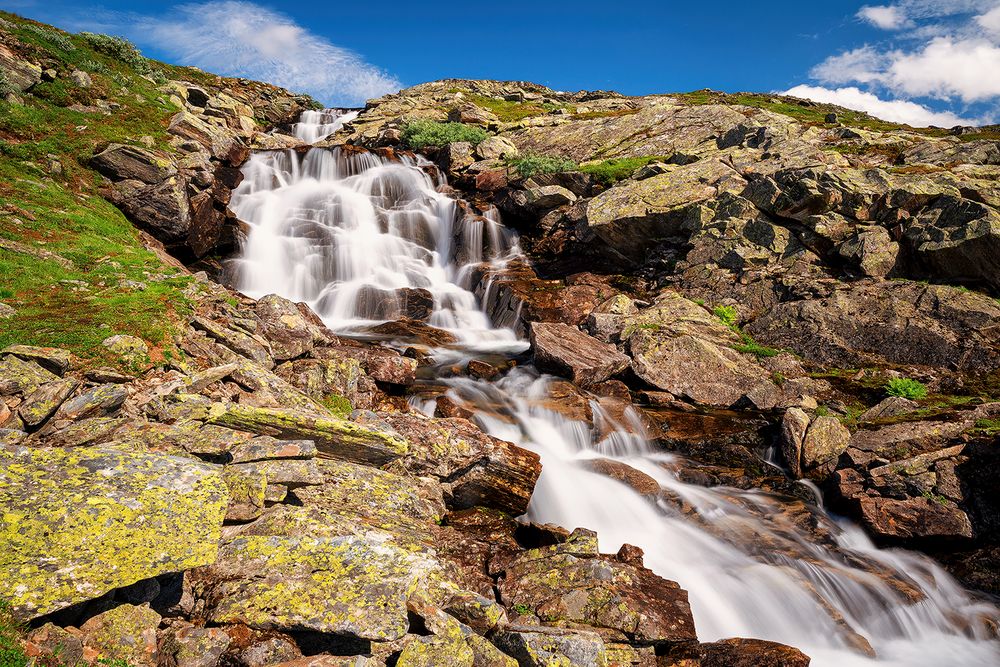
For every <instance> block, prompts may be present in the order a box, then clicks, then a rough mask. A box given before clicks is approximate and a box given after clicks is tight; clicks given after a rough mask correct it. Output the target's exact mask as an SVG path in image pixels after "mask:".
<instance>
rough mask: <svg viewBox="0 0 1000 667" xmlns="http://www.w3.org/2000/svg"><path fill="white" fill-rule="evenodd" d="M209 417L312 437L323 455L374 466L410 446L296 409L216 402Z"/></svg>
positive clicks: (390, 434)
mask: <svg viewBox="0 0 1000 667" xmlns="http://www.w3.org/2000/svg"><path fill="white" fill-rule="evenodd" d="M207 419H208V421H209V422H210V423H212V424H216V425H219V426H226V427H229V428H234V429H241V430H244V431H250V432H251V433H257V434H259V435H270V436H274V437H279V438H289V439H294V440H312V441H313V442H315V443H316V447H317V448H318V449H319V451H321V452H323V453H324V454H330V455H331V456H336V457H338V458H344V459H348V460H352V461H360V462H362V463H369V464H372V465H381V464H384V463H387V462H389V461H392V460H394V459H397V458H399V457H400V456H403V455H404V454H406V452H407V451H408V449H409V445H408V444H407V442H406V440H404V439H403V438H402V437H400V436H399V435H398V434H397V433H393V432H390V431H386V430H383V429H378V428H373V427H368V426H364V425H361V424H356V423H354V422H349V421H346V420H343V419H337V418H334V417H324V416H321V415H317V414H310V413H308V412H301V411H297V410H285V409H279V408H255V407H251V406H246V405H240V404H237V403H215V404H213V405H212V407H211V408H210V410H209V413H208V417H207Z"/></svg>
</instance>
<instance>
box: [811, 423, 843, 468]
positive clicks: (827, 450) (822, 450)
mask: <svg viewBox="0 0 1000 667" xmlns="http://www.w3.org/2000/svg"><path fill="white" fill-rule="evenodd" d="M850 440H851V432H850V431H848V430H847V428H846V427H845V426H844V425H843V424H841V423H840V420H839V419H837V418H836V417H831V416H822V417H816V418H815V419H813V421H812V423H811V424H810V425H809V430H808V431H806V435H805V438H804V439H803V441H802V466H803V467H804V468H806V469H810V468H815V467H817V466H820V465H823V464H824V463H827V462H829V461H832V460H834V459H836V458H837V457H838V456H840V455H841V454H842V453H843V452H844V450H846V449H847V443H848V442H850Z"/></svg>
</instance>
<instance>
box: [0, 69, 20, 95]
mask: <svg viewBox="0 0 1000 667" xmlns="http://www.w3.org/2000/svg"><path fill="white" fill-rule="evenodd" d="M16 92H17V88H16V87H15V86H14V84H12V83H11V82H10V81H8V80H7V74H6V72H4V71H2V70H0V100H2V99H3V98H5V97H7V96H8V95H12V94H14V93H16Z"/></svg>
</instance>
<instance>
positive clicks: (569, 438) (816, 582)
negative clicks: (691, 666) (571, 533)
mask: <svg viewBox="0 0 1000 667" xmlns="http://www.w3.org/2000/svg"><path fill="white" fill-rule="evenodd" d="M244 173H245V175H246V179H245V180H244V182H243V184H242V185H241V186H240V188H239V189H237V191H236V192H235V193H234V197H233V208H234V210H235V211H236V212H237V214H238V215H239V217H240V218H241V219H242V220H244V221H245V222H247V223H248V225H249V228H250V232H249V236H248V239H247V242H246V245H245V248H244V251H243V253H242V256H241V259H240V260H239V261H238V263H237V269H238V276H239V279H238V280H239V285H240V286H241V289H242V290H243V291H244V292H246V293H247V294H249V295H251V296H261V295H263V294H267V293H278V294H281V295H283V296H285V297H288V298H290V299H293V300H300V301H306V302H308V303H310V305H312V306H313V307H314V309H316V310H317V312H319V313H320V315H321V316H322V317H323V318H324V319H325V321H326V322H327V323H328V324H330V326H331V327H332V328H334V329H336V330H340V331H348V332H353V331H357V330H359V329H361V328H364V327H365V326H369V325H371V324H372V323H373V322H374V321H378V320H380V319H389V318H391V317H393V316H394V315H393V314H392V313H390V312H388V311H386V310H385V309H384V308H382V310H379V308H378V307H375V306H373V305H372V304H373V303H383V302H384V300H379V299H375V300H373V299H371V298H370V297H369V296H366V295H368V294H369V292H368V290H371V289H372V288H375V289H377V290H380V291H381V293H385V292H387V291H392V290H397V289H399V288H423V289H427V290H428V291H430V292H431V293H432V294H433V297H434V312H433V314H432V315H431V318H430V323H431V324H432V325H434V326H440V327H443V328H446V329H449V330H451V331H453V332H454V333H456V334H457V335H458V336H459V338H460V340H461V341H462V346H463V347H470V348H475V347H477V346H478V347H480V348H491V349H497V348H501V349H502V348H507V349H512V350H513V349H516V348H519V347H520V348H521V349H523V343H520V342H518V341H516V340H515V336H514V335H513V333H512V332H511V331H510V330H507V329H496V328H494V327H493V326H492V325H491V324H490V322H489V321H488V320H487V318H486V317H485V315H483V313H482V311H481V310H480V308H479V304H477V303H476V301H475V298H474V297H473V295H472V294H471V292H470V288H471V287H472V285H471V269H472V267H474V266H475V265H476V264H478V263H479V262H480V261H492V262H502V261H504V259H505V258H506V257H508V256H509V255H510V253H514V252H517V248H516V243H515V242H514V241H513V240H512V238H511V237H509V236H507V235H506V234H505V233H504V230H503V229H502V227H501V226H500V225H499V221H498V220H497V219H496V218H495V217H488V218H477V217H473V216H468V215H465V214H462V213H460V209H459V208H458V207H457V205H456V203H455V202H454V201H453V200H451V199H450V198H448V197H446V196H444V195H441V194H439V193H438V192H437V191H436V189H435V183H434V182H433V180H432V179H431V177H430V176H428V175H427V174H426V173H425V172H424V171H423V170H422V169H421V162H420V161H419V160H409V161H404V162H402V163H390V162H387V161H385V160H383V159H381V158H378V157H376V156H373V155H370V154H359V155H353V156H347V155H345V154H343V153H341V152H340V151H325V150H319V149H314V150H313V151H311V152H309V153H308V155H307V156H306V157H305V159H304V160H302V161H301V163H300V161H299V158H298V156H296V155H295V154H294V153H292V152H288V153H260V154H257V155H255V156H254V157H253V158H252V159H251V161H250V162H249V163H248V165H247V166H246V167H245V168H244ZM484 239H485V240H484ZM389 301H390V302H392V299H390V300H389ZM390 310H391V309H390ZM548 382H549V380H548V378H545V377H538V376H537V375H535V374H534V373H533V372H532V371H530V370H520V369H519V370H516V371H514V372H512V373H510V374H509V375H507V376H506V377H505V378H503V379H501V380H500V381H498V382H495V383H492V384H490V383H487V382H483V381H478V380H472V379H468V378H460V379H454V380H451V381H449V384H450V385H451V387H450V389H449V392H450V394H451V396H452V397H453V398H454V399H455V400H456V401H460V402H464V403H465V404H466V405H467V406H469V407H472V408H474V409H476V411H477V416H476V420H477V421H478V423H479V424H480V426H481V427H482V428H483V429H484V430H486V431H487V432H489V433H491V434H493V435H495V436H497V437H500V438H503V439H505V440H509V441H511V442H515V443H518V444H520V445H522V446H524V447H526V448H528V449H532V450H534V451H536V452H538V453H539V454H540V455H541V457H542V462H543V472H542V475H541V478H540V479H539V482H538V485H537V486H536V489H535V492H534V495H533V497H532V502H531V507H530V509H529V517H530V518H531V519H533V520H535V521H540V522H552V523H557V524H560V525H563V526H565V527H567V528H574V527H577V526H584V527H587V528H591V529H594V530H596V531H597V533H598V535H599V538H600V543H601V548H602V551H606V552H614V551H616V550H617V549H618V548H619V546H620V545H621V544H623V543H629V544H634V545H637V546H640V547H642V549H643V550H644V551H645V562H646V565H647V566H648V567H650V568H651V569H652V570H654V571H655V572H657V573H658V574H660V575H661V576H663V577H665V578H667V579H672V580H675V581H677V582H678V583H680V585H681V586H682V587H683V588H685V589H686V590H687V591H688V593H689V596H690V600H691V606H692V609H693V611H694V617H695V624H696V626H697V628H698V634H699V638H700V639H701V640H702V641H711V640H714V639H719V638H725V637H737V636H742V637H758V638H762V639H770V640H774V641H780V642H783V643H786V644H790V645H793V646H796V647H799V648H800V649H802V650H803V651H805V652H806V653H807V654H808V655H810V656H811V657H812V659H813V660H812V665H813V666H814V667H844V666H847V667H861V666H866V667H867V666H871V665H879V666H884V667H940V666H941V665H949V666H951V667H966V666H967V667H973V666H983V667H986V666H988V665H989V666H995V665H998V664H1000V646H998V642H996V641H994V640H991V639H990V630H989V621H990V620H992V621H994V622H995V621H997V620H1000V612H998V610H997V609H996V608H995V607H993V606H992V605H989V604H986V603H983V602H978V601H976V600H975V599H973V598H972V596H971V595H970V594H969V593H968V592H967V591H965V590H963V589H962V588H961V587H960V586H959V585H958V584H957V583H956V582H955V581H954V580H953V579H952V578H951V577H950V576H949V575H947V574H946V573H945V572H944V571H943V570H942V569H941V568H940V567H939V566H937V565H936V564H934V563H933V561H931V560H930V559H928V558H926V557H924V556H920V555H918V554H914V553H909V552H905V551H898V550H893V551H890V550H879V549H876V548H875V547H874V546H873V545H872V544H871V542H870V541H869V540H868V539H867V537H865V535H864V534H863V533H862V532H861V531H860V529H858V528H857V527H855V526H853V525H851V524H849V523H846V522H840V523H837V522H835V521H834V520H832V519H831V518H829V517H828V516H827V515H825V514H824V513H823V512H822V510H820V509H818V508H815V507H806V506H804V505H803V504H802V503H796V502H790V501H787V500H782V499H778V498H776V497H773V496H770V495H768V494H765V493H762V492H741V491H736V490H733V489H726V488H704V487H699V486H695V485H691V484H685V483H683V482H680V481H679V480H678V479H677V477H676V476H675V475H674V474H673V473H672V472H671V471H670V469H669V467H670V466H671V465H674V464H676V463H677V461H676V460H675V459H674V458H673V457H671V456H669V455H666V454H663V453H658V452H656V451H655V450H654V449H653V448H652V446H651V444H650V442H649V440H648V439H647V438H646V437H645V434H644V433H643V431H642V428H641V425H640V423H639V420H638V419H631V420H629V423H628V424H614V423H613V420H612V419H611V417H610V416H608V415H606V414H603V413H602V411H601V409H600V407H599V406H598V405H597V404H596V402H595V404H594V412H595V421H596V422H598V424H599V426H601V428H596V427H594V426H593V425H591V424H587V423H583V422H577V421H570V420H568V419H566V418H565V417H563V416H562V415H560V414H557V413H555V412H552V411H551V410H549V409H546V408H545V407H543V406H542V405H541V403H542V402H543V401H544V400H545V398H546V396H547V395H548V386H547V385H548ZM414 404H421V401H420V400H419V399H416V400H414ZM422 408H423V409H425V410H428V411H433V401H423V402H422ZM599 433H605V434H606V435H604V436H603V437H602V436H600V435H598V434H599ZM598 456H603V457H605V458H614V459H616V460H619V461H621V462H624V463H627V464H628V465H631V466H632V467H634V468H636V469H638V470H641V471H642V472H644V473H646V474H648V475H650V476H652V477H653V478H654V479H656V481H657V482H658V483H659V484H660V485H661V487H662V488H663V489H664V493H665V496H664V497H663V498H661V500H659V501H658V502H653V501H651V500H648V499H647V498H644V497H642V496H640V495H639V494H637V493H636V492H635V491H633V490H632V489H631V488H630V487H628V486H626V485H625V484H623V483H620V482H617V481H615V480H612V479H610V478H608V477H605V476H603V475H600V474H596V473H594V472H591V471H590V470H588V469H587V468H586V467H585V465H584V464H585V462H586V460H587V459H592V458H595V457H598ZM671 499H673V500H671ZM810 516H811V517H812V522H813V523H815V524H817V525H818V526H819V530H818V531H817V530H812V531H804V530H802V529H801V527H800V525H799V524H798V523H797V521H800V520H802V518H803V517H810ZM816 534H820V535H826V537H825V538H822V537H821V538H817V537H816V536H815V535H816ZM890 582H895V586H893V585H891V584H890ZM899 590H908V591H911V592H912V599H911V598H910V597H907V596H906V595H904V594H903V593H901V592H898V591H899ZM914 600H916V601H914ZM858 637H862V638H864V640H867V642H869V643H870V645H871V646H872V647H873V648H874V649H875V651H876V652H877V655H878V658H877V659H876V660H873V659H871V658H869V657H867V656H865V655H864V654H863V653H862V652H861V651H860V650H859V648H858V646H859V645H861V644H863V641H861V640H859V639H858Z"/></svg>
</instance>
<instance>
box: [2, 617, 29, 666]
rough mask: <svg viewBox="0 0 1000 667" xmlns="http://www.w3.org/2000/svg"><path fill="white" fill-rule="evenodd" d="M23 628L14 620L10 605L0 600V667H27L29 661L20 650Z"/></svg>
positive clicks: (22, 650) (21, 649)
mask: <svg viewBox="0 0 1000 667" xmlns="http://www.w3.org/2000/svg"><path fill="white" fill-rule="evenodd" d="M23 632H24V627H23V626H22V625H21V624H20V623H19V622H18V621H17V619H15V618H14V614H13V612H12V611H11V608H10V604H9V603H8V602H7V601H6V600H0V667H28V665H30V664H31V660H30V659H29V658H28V656H27V655H25V654H24V649H23V648H21V635H22V634H23Z"/></svg>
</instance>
